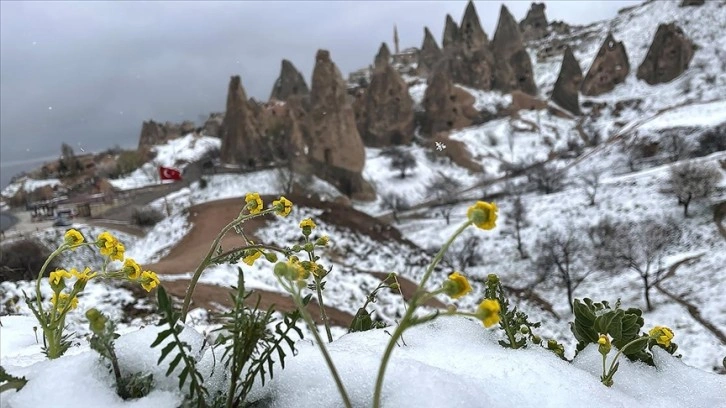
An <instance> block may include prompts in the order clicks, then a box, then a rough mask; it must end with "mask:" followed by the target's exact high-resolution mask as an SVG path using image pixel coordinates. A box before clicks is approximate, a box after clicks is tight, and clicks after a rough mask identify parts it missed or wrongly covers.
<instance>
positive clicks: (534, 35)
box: [519, 3, 547, 41]
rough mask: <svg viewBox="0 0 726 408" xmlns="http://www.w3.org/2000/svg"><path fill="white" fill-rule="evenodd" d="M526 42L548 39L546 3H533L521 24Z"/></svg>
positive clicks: (520, 27)
mask: <svg viewBox="0 0 726 408" xmlns="http://www.w3.org/2000/svg"><path fill="white" fill-rule="evenodd" d="M519 29H520V30H521V31H522V38H524V41H532V40H539V39H540V38H545V37H547V16H545V4H544V3H532V5H531V6H530V7H529V11H528V12H527V16H526V17H525V18H524V20H522V21H520V22H519Z"/></svg>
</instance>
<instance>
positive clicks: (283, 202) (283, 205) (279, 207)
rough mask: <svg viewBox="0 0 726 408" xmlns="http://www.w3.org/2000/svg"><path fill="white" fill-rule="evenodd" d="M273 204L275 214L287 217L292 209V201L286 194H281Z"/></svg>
mask: <svg viewBox="0 0 726 408" xmlns="http://www.w3.org/2000/svg"><path fill="white" fill-rule="evenodd" d="M272 206H273V207H275V214H277V215H279V216H281V217H287V215H288V214H290V211H292V201H290V200H288V199H287V198H285V197H284V196H280V199H279V200H275V201H273V202H272Z"/></svg>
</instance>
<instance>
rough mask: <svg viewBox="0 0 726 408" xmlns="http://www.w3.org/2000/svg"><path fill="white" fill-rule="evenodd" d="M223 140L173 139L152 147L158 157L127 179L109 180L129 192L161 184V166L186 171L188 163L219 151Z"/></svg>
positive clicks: (196, 136)
mask: <svg viewBox="0 0 726 408" xmlns="http://www.w3.org/2000/svg"><path fill="white" fill-rule="evenodd" d="M221 146H222V140H221V139H219V138H216V137H211V136H199V135H196V134H194V133H190V134H188V135H186V136H183V137H181V138H178V139H172V140H169V141H168V142H166V143H165V144H163V145H158V146H154V147H152V149H151V150H152V151H153V152H156V157H154V159H153V160H151V161H150V162H148V163H144V165H142V166H141V167H140V168H138V169H136V170H134V171H133V172H132V173H131V174H129V175H128V176H126V177H122V178H119V179H115V180H109V182H110V183H111V185H112V186H114V188H117V189H119V190H129V189H134V188H140V187H145V186H149V185H154V184H159V182H160V179H159V175H158V172H159V170H158V169H159V166H163V167H172V168H177V169H184V167H186V165H187V164H188V163H192V162H194V161H197V160H200V159H201V158H203V157H204V156H205V155H206V154H208V153H210V152H212V151H215V150H219V149H220V147H221Z"/></svg>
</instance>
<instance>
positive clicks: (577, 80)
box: [552, 46, 582, 115]
mask: <svg viewBox="0 0 726 408" xmlns="http://www.w3.org/2000/svg"><path fill="white" fill-rule="evenodd" d="M581 83H582V70H581V69H580V64H579V63H578V62H577V60H576V59H575V56H574V55H573V54H572V50H571V49H570V47H569V46H567V47H565V54H564V57H563V58H562V65H561V66H560V74H559V75H558V76H557V81H556V82H555V88H554V90H553V91H552V101H553V102H554V103H556V104H558V105H560V106H561V107H563V108H564V109H567V110H568V111H570V112H572V113H574V114H575V115H579V114H580V102H579V90H580V84H581Z"/></svg>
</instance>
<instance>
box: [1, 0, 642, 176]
mask: <svg viewBox="0 0 726 408" xmlns="http://www.w3.org/2000/svg"><path fill="white" fill-rule="evenodd" d="M504 3H505V4H506V5H507V7H509V10H510V11H511V12H512V14H513V15H514V17H515V18H516V19H517V20H521V19H522V18H524V16H525V15H526V12H527V10H528V8H529V5H530V3H529V2H526V1H521V2H520V1H505V2H504ZM545 3H546V4H547V9H546V13H547V17H548V19H549V20H550V21H551V20H563V21H565V22H568V23H571V24H586V23H590V22H593V21H597V20H603V19H607V18H611V17H612V16H614V15H615V14H616V13H617V10H618V9H620V8H622V7H626V6H630V5H633V4H637V3H638V2H637V1H603V2H593V1H588V2H575V1H561V2H557V1H546V2H545ZM500 4H501V3H499V2H495V1H477V2H475V5H476V7H477V10H478V13H479V18H480V19H481V21H482V25H483V26H484V29H485V31H486V32H487V34H488V35H489V37H490V38H491V37H492V36H493V34H494V32H493V31H494V28H495V25H496V21H497V18H498V15H499V7H500ZM465 7H466V2H464V1H461V2H459V1H443V2H433V1H429V2H418V1H357V2H342V1H340V2H337V1H320V2H305V1H290V2H272V1H267V2H262V1H260V2H252V1H244V2H231V1H224V2H209V1H205V2H190V1H184V2H172V1H155V2H141V1H127V2H111V1H108V2H90V1H82V2H61V1H52V2H28V1H23V2H21V1H2V2H0V172H2V174H1V175H0V176H1V180H0V185H2V186H4V185H5V184H7V182H8V180H9V178H10V176H12V174H11V173H14V172H16V171H19V170H20V169H22V167H27V165H28V164H27V160H30V159H38V158H46V157H48V156H55V155H58V154H59V153H60V146H61V143H62V142H66V143H69V144H71V145H72V146H73V147H74V148H75V150H76V152H80V151H81V149H83V150H86V151H97V150H100V149H104V148H107V147H111V146H113V145H115V144H119V145H121V146H122V147H135V146H136V144H137V143H138V136H139V131H140V130H141V123H142V121H143V120H147V119H152V118H153V119H154V120H157V121H166V120H171V121H181V120H185V119H188V120H193V121H195V122H197V123H199V122H200V116H201V115H205V116H206V115H207V114H208V113H209V112H213V111H222V110H224V103H225V100H226V95H225V93H226V89H227V83H228V81H229V77H230V76H231V75H241V76H242V83H243V85H244V86H245V88H246V90H247V93H248V95H249V96H251V97H255V98H256V99H259V100H267V98H268V97H269V95H270V91H271V89H272V84H273V82H274V81H275V79H276V77H277V75H278V74H279V70H280V60H281V59H282V58H287V59H289V60H291V61H292V62H293V63H294V64H295V65H296V66H297V68H298V69H300V70H301V71H302V73H303V75H304V76H305V78H306V80H307V81H308V85H310V83H309V80H310V76H311V73H312V69H313V63H314V58H315V52H316V50H317V49H319V48H325V49H328V50H330V52H331V56H332V58H333V61H334V62H335V63H336V64H337V65H338V67H339V68H340V70H341V72H342V73H343V75H346V76H347V74H348V73H349V72H351V71H353V70H356V69H358V68H361V67H364V66H366V65H368V64H369V63H370V62H371V61H372V60H373V56H374V55H375V53H376V51H377V49H378V47H379V46H380V43H381V42H382V41H387V42H388V43H389V46H391V48H392V44H391V42H392V31H393V25H394V24H397V25H398V32H399V37H400V43H401V48H405V47H409V46H416V47H418V46H420V44H421V42H422V40H423V27H424V26H428V27H429V28H430V29H431V31H432V33H434V35H436V36H437V40H438V41H439V43H440V41H441V33H442V31H443V25H444V19H445V16H446V14H447V13H451V15H452V16H453V17H454V19H455V20H456V21H460V19H461V16H462V14H463V12H464V9H465ZM19 162H25V164H20V163H19Z"/></svg>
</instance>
